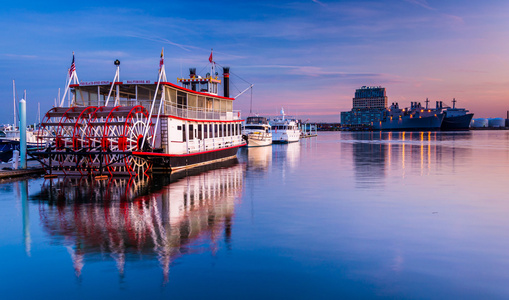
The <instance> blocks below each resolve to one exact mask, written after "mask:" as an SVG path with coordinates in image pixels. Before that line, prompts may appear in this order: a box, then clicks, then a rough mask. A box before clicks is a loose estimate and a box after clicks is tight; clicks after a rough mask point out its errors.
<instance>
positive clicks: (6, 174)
mask: <svg viewBox="0 0 509 300" xmlns="http://www.w3.org/2000/svg"><path fill="white" fill-rule="evenodd" d="M44 173H45V171H44V169H43V168H42V167H41V165H40V164H39V162H37V161H29V162H28V167H27V168H26V169H24V170H22V169H18V170H13V169H12V164H7V163H5V164H0V180H2V179H7V178H14V177H23V176H33V175H39V174H44Z"/></svg>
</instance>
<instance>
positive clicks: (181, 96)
mask: <svg viewBox="0 0 509 300" xmlns="http://www.w3.org/2000/svg"><path fill="white" fill-rule="evenodd" d="M186 107H187V97H186V93H184V92H178V93H177V108H186Z"/></svg>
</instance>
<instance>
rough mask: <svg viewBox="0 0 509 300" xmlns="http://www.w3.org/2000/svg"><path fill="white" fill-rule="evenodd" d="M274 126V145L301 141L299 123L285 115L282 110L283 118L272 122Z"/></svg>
mask: <svg viewBox="0 0 509 300" xmlns="http://www.w3.org/2000/svg"><path fill="white" fill-rule="evenodd" d="M270 123H271V124H270V125H271V126H272V130H271V131H272V143H283V144H286V143H292V142H298V141H299V140H300V134H301V132H300V129H299V124H298V121H297V120H296V119H294V118H292V117H288V116H286V115H285V111H284V109H281V117H279V118H275V119H274V120H272V121H271V122H270Z"/></svg>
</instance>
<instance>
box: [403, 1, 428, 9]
mask: <svg viewBox="0 0 509 300" xmlns="http://www.w3.org/2000/svg"><path fill="white" fill-rule="evenodd" d="M405 1H406V2H408V3H412V4H415V5H418V6H421V7H424V8H426V9H429V10H435V9H434V8H433V7H431V6H429V4H428V1H426V0H405Z"/></svg>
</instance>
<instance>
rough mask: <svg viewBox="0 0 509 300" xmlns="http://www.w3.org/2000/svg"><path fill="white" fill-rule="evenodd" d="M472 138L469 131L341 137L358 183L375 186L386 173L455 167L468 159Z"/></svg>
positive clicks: (385, 133) (377, 185) (383, 182)
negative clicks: (350, 155)
mask: <svg viewBox="0 0 509 300" xmlns="http://www.w3.org/2000/svg"><path fill="white" fill-rule="evenodd" d="M471 139H472V135H471V133H470V132H432V131H428V132H426V131H425V132H358V133H357V132H353V133H350V134H347V135H344V136H343V137H342V142H343V143H342V151H346V152H349V151H351V153H352V160H353V166H354V171H355V178H356V183H357V184H358V186H359V187H361V188H374V187H379V186H383V185H384V184H385V181H384V180H385V178H386V177H389V176H393V177H403V178H404V177H405V176H407V175H409V174H415V175H421V176H424V175H429V174H430V172H431V170H432V169H433V168H444V167H446V168H453V169H454V168H455V167H456V165H457V164H460V163H465V162H466V161H468V156H469V155H471V147H468V144H469V142H470V140H471ZM463 144H464V145H465V146H463ZM453 171H454V170H453ZM396 172H399V173H396Z"/></svg>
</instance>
